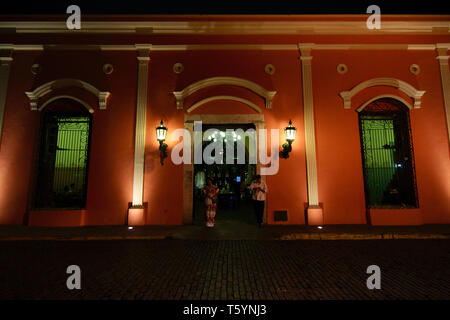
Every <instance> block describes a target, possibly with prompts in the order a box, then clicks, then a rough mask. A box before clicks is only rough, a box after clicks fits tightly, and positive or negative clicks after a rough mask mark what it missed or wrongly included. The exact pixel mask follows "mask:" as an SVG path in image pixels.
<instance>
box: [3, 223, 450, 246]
mask: <svg viewBox="0 0 450 320" xmlns="http://www.w3.org/2000/svg"><path fill="white" fill-rule="evenodd" d="M126 239H129V240H138V239H141V240H144V239H186V240H376V239H391V240H392V239H450V225H448V224H441V225H422V226H368V225H324V226H322V229H319V228H318V227H315V226H304V225H302V226H283V225H265V226H263V227H261V228H258V227H257V226H255V225H252V224H248V223H245V222H241V221H236V220H223V221H217V222H216V226H215V227H214V228H206V227H204V226H202V225H186V226H139V227H133V228H132V229H129V227H128V226H123V225H122V226H84V227H28V226H18V225H6V226H5V225H2V226H0V240H1V241H19V240H126Z"/></svg>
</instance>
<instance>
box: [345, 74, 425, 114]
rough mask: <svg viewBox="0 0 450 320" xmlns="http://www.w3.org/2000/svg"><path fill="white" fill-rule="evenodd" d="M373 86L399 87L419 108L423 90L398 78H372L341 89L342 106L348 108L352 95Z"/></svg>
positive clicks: (415, 106)
mask: <svg viewBox="0 0 450 320" xmlns="http://www.w3.org/2000/svg"><path fill="white" fill-rule="evenodd" d="M373 86H388V87H394V88H397V89H399V90H400V91H402V92H404V93H406V94H407V95H408V96H410V97H411V98H413V99H414V108H420V105H421V98H422V96H423V95H424V93H425V91H421V90H417V89H416V88H414V87H413V86H412V85H410V84H408V83H407V82H405V81H402V80H399V79H395V78H373V79H369V80H365V81H363V82H361V83H359V84H358V85H356V86H355V87H353V88H352V89H351V90H349V91H342V92H340V93H339V95H340V96H341V97H342V99H343V101H344V108H345V109H350V108H351V103H352V98H353V96H355V95H356V94H357V93H359V92H360V91H362V90H364V89H366V88H369V87H373Z"/></svg>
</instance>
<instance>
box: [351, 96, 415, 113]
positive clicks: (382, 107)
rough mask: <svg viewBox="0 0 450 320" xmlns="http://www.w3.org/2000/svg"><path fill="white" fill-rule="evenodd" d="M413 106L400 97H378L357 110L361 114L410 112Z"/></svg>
mask: <svg viewBox="0 0 450 320" xmlns="http://www.w3.org/2000/svg"><path fill="white" fill-rule="evenodd" d="M410 109H411V106H410V105H408V103H407V102H406V101H404V100H403V99H402V98H400V97H395V96H378V97H375V98H373V99H370V100H369V101H367V102H366V103H364V104H363V105H362V106H361V107H359V108H358V109H356V111H357V112H359V113H377V112H408V111H409V110H410Z"/></svg>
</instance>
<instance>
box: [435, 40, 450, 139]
mask: <svg viewBox="0 0 450 320" xmlns="http://www.w3.org/2000/svg"><path fill="white" fill-rule="evenodd" d="M436 48H437V49H436V50H437V57H436V59H437V60H438V61H439V70H440V74H441V84H442V95H443V97H444V110H445V117H446V120H447V133H448V142H449V145H450V70H449V63H448V60H449V57H450V56H449V54H448V51H449V50H450V43H438V44H437V45H436Z"/></svg>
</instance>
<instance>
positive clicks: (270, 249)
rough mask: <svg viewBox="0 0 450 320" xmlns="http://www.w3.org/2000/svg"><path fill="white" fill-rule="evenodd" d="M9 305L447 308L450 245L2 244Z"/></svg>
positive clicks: (1, 295)
mask: <svg viewBox="0 0 450 320" xmlns="http://www.w3.org/2000/svg"><path fill="white" fill-rule="evenodd" d="M71 264H75V265H78V266H80V268H81V274H82V289H81V290H68V289H67V287H66V280H67V277H68V275H67V273H66V268H67V266H69V265H71ZM372 264H375V265H378V266H380V268H381V272H382V275H381V290H369V289H367V287H366V280H367V278H368V276H369V275H368V274H367V273H366V269H367V267H368V266H369V265H372ZM0 299H68V300H72V299H114V300H116V299H153V300H161V299H164V300H180V299H182V300H206V299H207V300H235V299H246V300H253V299H267V300H301V299H446V300H447V299H450V240H439V239H436V240H364V241H306V240H299V241H258V240H217V241H207V240H116V241H17V242H14V241H8V242H0Z"/></svg>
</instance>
